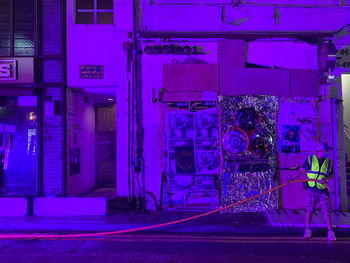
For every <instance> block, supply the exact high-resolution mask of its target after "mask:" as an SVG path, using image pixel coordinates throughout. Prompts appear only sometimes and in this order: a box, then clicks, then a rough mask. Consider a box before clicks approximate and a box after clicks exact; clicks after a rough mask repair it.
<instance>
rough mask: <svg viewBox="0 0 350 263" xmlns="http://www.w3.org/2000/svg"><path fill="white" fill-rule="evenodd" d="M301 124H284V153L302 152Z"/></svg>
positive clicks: (282, 143)
mask: <svg viewBox="0 0 350 263" xmlns="http://www.w3.org/2000/svg"><path fill="white" fill-rule="evenodd" d="M300 128H301V127H300V126H299V125H282V141H281V151H282V152H283V153H299V152H300Z"/></svg>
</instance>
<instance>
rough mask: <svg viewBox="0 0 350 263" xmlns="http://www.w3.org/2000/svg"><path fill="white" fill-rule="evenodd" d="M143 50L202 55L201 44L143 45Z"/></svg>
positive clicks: (154, 52)
mask: <svg viewBox="0 0 350 263" xmlns="http://www.w3.org/2000/svg"><path fill="white" fill-rule="evenodd" d="M143 50H144V52H145V53H146V54H148V55H170V54H171V55H187V56H189V55H204V54H207V52H204V51H203V46H187V45H186V46H180V45H177V44H171V45H152V46H149V45H148V46H145V47H144V49H143Z"/></svg>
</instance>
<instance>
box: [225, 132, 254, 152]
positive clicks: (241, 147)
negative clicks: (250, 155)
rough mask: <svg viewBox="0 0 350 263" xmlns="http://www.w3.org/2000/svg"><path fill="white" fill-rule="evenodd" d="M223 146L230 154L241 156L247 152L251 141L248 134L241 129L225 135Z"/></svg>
mask: <svg viewBox="0 0 350 263" xmlns="http://www.w3.org/2000/svg"><path fill="white" fill-rule="evenodd" d="M222 145H223V147H224V149H225V150H226V151H227V152H228V153H230V154H241V153H244V152H245V151H246V150H247V148H248V145H249V139H248V136H247V134H245V133H244V132H243V131H241V130H239V129H230V130H228V131H227V132H226V133H225V134H224V136H223V138H222Z"/></svg>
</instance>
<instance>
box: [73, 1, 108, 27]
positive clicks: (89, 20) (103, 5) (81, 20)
mask: <svg viewBox="0 0 350 263" xmlns="http://www.w3.org/2000/svg"><path fill="white" fill-rule="evenodd" d="M75 8H76V14H75V15H76V16H75V23H76V24H114V15H113V0H76V5H75Z"/></svg>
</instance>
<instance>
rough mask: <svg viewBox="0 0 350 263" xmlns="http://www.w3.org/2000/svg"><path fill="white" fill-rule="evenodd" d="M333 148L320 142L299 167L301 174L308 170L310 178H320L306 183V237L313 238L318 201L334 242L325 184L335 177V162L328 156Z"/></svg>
mask: <svg viewBox="0 0 350 263" xmlns="http://www.w3.org/2000/svg"><path fill="white" fill-rule="evenodd" d="M331 149H333V148H331V147H329V146H328V145H327V143H319V144H318V145H317V147H316V154H313V155H310V156H308V158H307V159H306V160H305V161H304V163H303V164H302V166H301V167H299V168H300V169H302V170H303V172H302V173H301V174H303V173H304V172H306V174H307V178H308V179H315V180H320V182H307V183H305V184H304V188H305V208H306V230H305V234H304V238H311V236H312V232H311V229H310V227H311V221H312V214H313V212H314V209H315V205H316V202H318V203H319V206H320V208H321V211H322V213H323V215H324V218H325V221H326V225H327V228H328V240H329V241H332V242H333V241H335V240H336V238H335V235H334V232H333V230H332V218H331V214H330V210H331V203H330V198H329V192H328V189H327V187H326V186H325V185H324V184H325V183H327V182H328V180H329V179H331V178H333V177H334V169H333V162H332V160H331V159H329V158H328V155H329V150H331ZM301 174H299V175H301ZM294 179H295V178H294Z"/></svg>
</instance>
